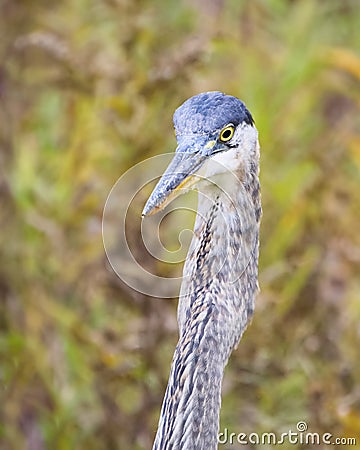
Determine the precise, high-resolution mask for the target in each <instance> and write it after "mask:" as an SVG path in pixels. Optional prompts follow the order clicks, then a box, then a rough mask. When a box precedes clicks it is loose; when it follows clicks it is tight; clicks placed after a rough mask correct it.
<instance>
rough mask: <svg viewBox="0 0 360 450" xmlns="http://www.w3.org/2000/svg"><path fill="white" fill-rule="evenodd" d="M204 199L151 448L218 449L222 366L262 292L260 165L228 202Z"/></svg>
mask: <svg viewBox="0 0 360 450" xmlns="http://www.w3.org/2000/svg"><path fill="white" fill-rule="evenodd" d="M255 161H257V158H255ZM199 195H200V198H199V209H198V215H197V218H196V221H195V226H194V236H193V239H192V242H191V245H190V248H189V253H188V257H187V260H186V262H185V266H184V280H183V283H182V286H181V292H180V298H179V308H178V321H179V328H180V338H179V342H178V344H177V346H176V350H175V353H174V357H173V361H172V366H171V371H170V377H169V383H168V386H167V390H166V394H165V398H164V401H163V406H162V410H161V416H160V421H159V427H158V431H157V434H156V438H155V442H154V447H153V450H170V449H173V450H175V449H176V450H180V449H181V450H185V449H186V450H215V449H217V440H218V432H219V414H220V404H221V384H222V378H223V372H224V368H225V366H226V364H227V361H228V359H229V356H230V354H231V352H232V350H233V348H234V347H235V346H236V345H237V344H238V342H239V340H240V338H241V336H242V334H243V332H244V330H245V329H246V326H247V324H248V322H249V320H250V318H251V316H252V314H253V310H254V297H255V294H256V291H257V289H258V284H257V266H258V248H259V238H258V236H259V222H260V215H261V204H260V191H259V181H258V165H257V164H255V165H252V167H251V171H250V172H249V173H248V175H247V176H246V177H245V179H243V180H242V181H239V182H238V183H235V184H234V185H233V189H232V192H231V193H230V195H229V196H227V195H226V194H224V193H223V192H221V191H220V190H217V191H216V192H213V193H212V198H211V199H206V198H204V197H202V195H201V194H199Z"/></svg>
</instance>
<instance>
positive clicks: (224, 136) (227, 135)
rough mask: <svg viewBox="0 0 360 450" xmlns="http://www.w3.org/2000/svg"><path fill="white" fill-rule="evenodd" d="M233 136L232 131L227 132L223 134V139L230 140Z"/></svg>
mask: <svg viewBox="0 0 360 450" xmlns="http://www.w3.org/2000/svg"><path fill="white" fill-rule="evenodd" d="M230 136H231V130H225V131H224V132H223V134H222V137H223V139H228V138H229V137H230Z"/></svg>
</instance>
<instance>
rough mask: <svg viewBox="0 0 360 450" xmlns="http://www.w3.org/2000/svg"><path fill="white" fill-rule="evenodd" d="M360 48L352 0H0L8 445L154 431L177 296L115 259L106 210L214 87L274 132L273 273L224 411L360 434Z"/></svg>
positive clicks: (105, 441)
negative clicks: (146, 284)
mask: <svg viewBox="0 0 360 450" xmlns="http://www.w3.org/2000/svg"><path fill="white" fill-rule="evenodd" d="M359 49H360V8H359V3H358V2H357V1H356V0H353V1H351V0H344V1H336V0H328V1H315V0H314V1H311V0H304V1H290V0H269V1H265V0H252V1H236V0H227V1H226V0H211V1H208V2H206V1H204V0H196V1H193V2H190V1H183V2H181V1H180V2H179V1H175V0H166V1H165V0H157V1H150V0H139V1H131V0H103V1H93V0H79V1H76V2H71V1H70V0H64V1H62V2H48V1H44V0H38V1H36V0H34V1H30V0H26V1H14V0H1V1H0V146H1V149H0V150H1V153H0V202H1V209H0V224H1V234H0V241H1V246H0V249H1V250H0V405H1V406H0V448H1V450H14V449H16V450H22V449H27V450H43V449H51V450H67V449H79V450H80V449H86V450H102V449H107V450H109V449H114V450H118V449H147V448H150V447H151V443H152V439H153V436H154V432H155V429H156V425H157V420H158V414H159V410H160V405H161V401H162V396H163V392H164V389H165V385H166V381H167V376H168V372H169V367H170V361H171V356H172V352H173V349H174V346H175V343H176V339H177V331H176V330H177V329H176V317H175V314H176V313H175V309H176V302H175V301H169V300H159V299H151V298H147V297H145V296H142V295H141V294H139V293H136V292H133V291H131V290H130V289H128V288H127V287H126V286H125V285H123V284H122V283H121V281H120V280H119V279H118V278H117V277H116V275H115V274H114V273H113V272H112V270H111V269H110V268H109V265H108V264H107V261H106V258H105V254H104V249H103V244H102V237H101V218H102V210H103V207H104V204H105V200H106V197H107V195H108V193H109V191H110V189H111V187H112V185H113V183H114V182H115V181H116V179H117V178H118V177H119V176H120V175H121V174H122V173H123V172H124V171H125V170H126V169H128V168H129V167H131V166H132V165H133V164H134V163H136V162H138V161H141V160H142V159H144V158H145V157H148V156H151V155H155V154H159V153H162V152H166V151H169V150H171V149H173V148H174V147H175V142H174V138H173V131H172V123H171V117H172V113H173V111H174V109H175V108H176V107H177V106H178V105H179V104H180V103H182V102H183V101H184V100H185V99H186V98H188V97H189V96H191V95H193V94H196V93H199V92H201V91H206V90H221V91H225V92H227V93H229V94H232V95H236V96H238V97H240V98H241V99H243V100H244V101H245V103H246V104H247V106H248V107H249V109H250V110H251V112H252V113H253V116H254V117H255V120H256V124H257V127H258V129H259V133H260V141H261V146H262V162H261V167H262V169H261V170H262V172H261V181H262V195H263V206H264V216H263V221H262V236H261V241H262V245H261V257H260V269H261V272H260V285H261V293H260V295H259V297H258V300H257V309H256V314H255V318H254V320H253V323H252V325H251V327H250V328H249V329H248V331H247V332H246V334H245V336H244V338H243V340H242V342H241V345H240V346H239V348H238V350H237V351H236V352H234V354H233V356H232V358H231V361H230V363H229V366H228V368H227V371H226V377H225V380H224V389H223V391H224V396H223V408H222V420H221V427H222V428H224V427H227V428H228V429H229V430H231V431H234V432H237V433H239V432H247V433H250V432H253V431H278V432H281V431H283V430H288V429H289V428H290V429H293V430H295V425H296V423H297V422H298V421H299V420H305V421H307V423H308V424H309V430H310V431H312V432H319V433H322V432H330V433H333V434H334V435H337V436H352V437H356V438H357V442H358V445H360V391H359V381H360V358H359V344H360V342H359V341H360V331H359V330H360V327H359V323H360V277H359V265H360V233H359V223H360V220H359V219H360V214H359V212H360V195H359V191H360V184H359V183H360V170H359V169H360V50H359ZM141 206H142V205H139V211H140V208H141ZM170 225H171V221H170V222H169V226H170ZM132 233H133V236H132V238H133V239H134V240H135V241H136V240H137V239H138V233H139V230H138V228H137V227H134V229H132ZM169 233H170V230H169ZM154 269H156V268H154ZM163 270H167V271H171V270H179V269H178V268H174V269H171V268H170V269H169V268H163ZM255 447H256V446H253V447H252V448H255ZM222 448H227V447H226V446H223V447H222ZM228 448H240V446H238V447H236V445H235V444H234V445H233V446H229V447H228ZM241 448H244V447H241ZM261 448H264V447H261ZM291 448H294V449H295V448H305V447H301V446H298V447H297V446H295V445H294V446H291ZM319 448H321V447H319Z"/></svg>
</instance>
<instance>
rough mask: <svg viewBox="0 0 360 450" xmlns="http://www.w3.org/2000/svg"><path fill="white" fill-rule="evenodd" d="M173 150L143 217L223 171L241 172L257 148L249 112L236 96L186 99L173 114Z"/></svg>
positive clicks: (212, 94) (207, 94) (208, 94)
mask: <svg viewBox="0 0 360 450" xmlns="http://www.w3.org/2000/svg"><path fill="white" fill-rule="evenodd" d="M174 126H175V134H176V139H177V143H178V146H177V149H176V152H175V155H174V158H173V160H172V161H171V163H170V165H169V166H168V168H167V169H166V171H165V173H164V174H163V176H162V177H161V179H160V180H159V182H158V184H157V185H156V187H155V189H154V190H153V192H152V194H151V195H150V197H149V199H148V201H147V203H146V205H145V207H144V210H143V216H146V215H150V214H153V213H155V212H157V211H160V210H161V209H163V208H164V207H165V206H166V205H167V204H168V203H169V202H170V201H171V200H172V199H173V198H175V197H177V196H178V195H179V194H180V193H184V192H186V191H187V190H190V189H194V188H197V187H198V186H199V184H200V183H202V184H204V183H205V184H206V182H207V180H209V179H210V178H211V179H213V177H216V176H217V175H222V174H224V173H226V172H227V171H236V170H239V169H241V170H242V171H244V172H246V170H247V168H248V167H249V165H250V162H251V159H252V158H253V157H254V154H255V153H254V152H255V149H256V144H257V131H256V128H255V126H254V121H253V119H252V116H251V114H250V112H249V111H248V110H247V109H246V107H245V105H244V103H243V102H242V101H241V100H239V99H238V98H236V97H232V96H230V95H225V94H223V93H221V92H205V93H202V94H199V95H195V96H194V97H191V98H189V99H188V100H186V102H185V103H183V104H182V105H181V106H180V107H179V108H178V109H177V110H176V111H175V114H174Z"/></svg>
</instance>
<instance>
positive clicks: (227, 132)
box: [219, 125, 235, 142]
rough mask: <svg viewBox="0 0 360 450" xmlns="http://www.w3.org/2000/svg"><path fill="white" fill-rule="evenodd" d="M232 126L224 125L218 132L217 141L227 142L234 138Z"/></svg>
mask: <svg viewBox="0 0 360 450" xmlns="http://www.w3.org/2000/svg"><path fill="white" fill-rule="evenodd" d="M234 131H235V127H234V125H226V127H225V128H223V129H222V130H221V132H220V136H219V139H220V141H221V142H228V141H230V139H231V138H232V137H233V136H234Z"/></svg>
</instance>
